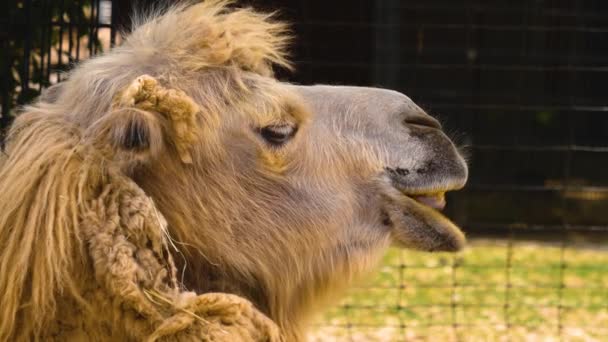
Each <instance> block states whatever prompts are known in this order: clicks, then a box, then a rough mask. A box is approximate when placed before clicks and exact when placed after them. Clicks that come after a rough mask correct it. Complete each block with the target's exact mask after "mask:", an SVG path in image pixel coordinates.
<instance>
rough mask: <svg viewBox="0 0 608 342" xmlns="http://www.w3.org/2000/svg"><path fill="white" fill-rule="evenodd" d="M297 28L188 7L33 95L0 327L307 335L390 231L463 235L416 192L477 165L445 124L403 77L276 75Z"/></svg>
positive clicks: (9, 202) (452, 238) (3, 206)
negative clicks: (381, 86)
mask: <svg viewBox="0 0 608 342" xmlns="http://www.w3.org/2000/svg"><path fill="white" fill-rule="evenodd" d="M288 40H289V39H288V36H287V35H286V33H285V26H284V25H283V24H280V23H276V22H274V21H273V20H272V19H271V18H270V17H269V16H268V15H263V14H259V13H256V12H253V11H251V10H248V9H233V8H230V4H229V2H227V1H221V0H214V1H207V2H204V3H201V4H197V5H193V6H181V7H176V8H173V9H171V10H169V11H168V12H166V13H164V14H163V15H161V16H157V17H154V18H151V19H149V20H147V21H146V22H144V23H143V24H141V25H140V26H139V27H138V28H137V29H136V30H135V31H134V32H133V33H132V34H131V35H130V36H129V37H127V38H126V40H125V42H124V44H123V45H122V46H120V47H118V48H115V49H114V50H112V51H111V52H109V53H107V54H105V55H103V56H101V57H98V58H95V59H92V60H89V61H86V62H84V63H83V64H81V65H80V66H78V67H77V68H76V69H75V70H74V71H73V72H72V73H71V74H70V75H69V78H68V79H67V80H66V81H64V82H63V83H62V84H61V85H60V86H58V87H56V88H54V89H53V91H52V94H51V95H49V96H44V97H42V98H41V99H40V100H39V101H38V102H37V103H35V104H34V105H32V106H29V107H26V108H24V110H23V113H22V114H21V115H20V116H19V117H18V118H17V119H16V121H15V123H14V125H13V127H12V128H11V130H10V133H9V138H8V144H7V148H6V154H7V155H6V157H5V158H2V159H0V163H1V164H0V246H1V248H0V293H2V296H1V297H0V341H5V340H10V341H14V340H18V341H19V340H96V341H103V340H137V341H139V340H150V341H154V340H226V341H238V340H242V341H249V340H265V341H280V340H289V341H297V340H302V339H304V336H305V335H304V327H305V325H306V323H307V322H308V320H309V317H310V315H311V313H312V312H314V311H315V310H316V309H317V308H318V307H319V306H321V305H322V304H323V303H325V302H326V301H327V299H329V297H331V296H332V294H333V293H335V292H336V291H338V290H340V289H341V288H343V287H344V286H346V285H347V284H348V283H349V282H350V281H351V280H352V279H353V278H354V277H356V276H357V275H360V274H362V273H363V272H366V271H367V270H369V269H370V268H371V267H372V266H373V265H374V264H375V263H376V261H377V260H378V258H379V256H381V255H382V252H383V251H384V250H385V249H386V247H387V246H388V245H389V244H390V243H391V241H393V242H394V243H396V244H398V245H401V246H406V247H414V248H420V249H425V250H457V249H459V248H461V246H462V244H463V242H464V237H463V235H462V234H461V233H460V232H459V231H458V229H457V228H456V227H455V226H454V225H453V224H452V223H451V222H450V221H449V220H447V219H445V218H443V217H442V216H441V215H440V214H438V213H437V212H436V211H435V210H433V209H429V208H427V207H424V206H422V205H421V204H420V203H418V202H416V201H415V200H414V198H417V196H418V197H419V196H421V195H424V194H425V193H441V194H442V193H443V192H444V191H448V190H452V189H456V188H459V187H462V186H463V185H464V182H465V181H466V165H465V164H464V161H463V160H462V158H461V157H460V155H459V154H458V153H457V151H456V149H455V148H454V146H453V145H452V143H451V142H450V141H449V140H448V139H447V137H445V135H443V133H442V132H441V131H440V130H439V129H438V124H437V123H436V122H435V121H434V120H433V119H431V118H430V117H428V116H427V115H426V114H425V113H424V112H423V111H422V110H421V109H420V108H418V107H417V106H415V104H413V103H412V102H411V101H410V100H409V99H407V98H406V97H405V96H403V95H400V94H397V93H393V92H388V91H380V90H371V89H363V88H359V89H355V88H339V89H338V88H335V89H334V88H331V89H330V88H327V89H326V88H323V87H319V88H314V87H313V88H310V89H309V88H306V87H294V86H291V85H289V84H285V83H281V82H278V81H277V80H276V79H274V78H273V77H272V68H273V65H279V66H283V67H289V62H288V61H287V60H286V59H285V53H284V48H285V45H286V43H287V41H288ZM374 101H375V102H374ZM368 102H370V103H371V102H373V103H372V104H370V105H368V104H367V103H368ZM368 107H369V108H368ZM370 108H371V109H373V111H372V110H371V109H370ZM369 113H374V115H371V114H369ZM389 114H390V115H389ZM390 120H393V121H390ZM404 122H405V123H404ZM395 123H396V124H395ZM402 125H405V126H402ZM276 127H280V128H281V129H282V130H285V129H286V128H285V127H288V128H289V127H291V128H293V130H292V131H291V133H290V136H289V140H288V142H287V143H284V144H283V143H281V144H279V143H276V141H275V142H273V141H271V140H268V137H265V136H264V132H268V130H269V129H270V130H272V129H276ZM272 134H278V133H276V132H275V133H272ZM272 134H271V137H272ZM406 168H407V169H406ZM409 170H411V172H410V171H409Z"/></svg>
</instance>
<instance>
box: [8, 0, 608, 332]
mask: <svg viewBox="0 0 608 342" xmlns="http://www.w3.org/2000/svg"><path fill="white" fill-rule="evenodd" d="M164 3H167V1H164ZM239 3H241V4H247V5H252V6H254V7H256V8H259V9H264V10H269V11H274V10H279V17H280V18H282V19H285V20H288V21H289V22H291V23H292V28H293V31H294V32H295V35H296V37H297V39H296V40H295V43H294V45H293V48H292V56H293V60H294V61H295V62H296V66H297V70H296V71H295V72H293V73H286V72H284V71H279V73H278V76H279V78H281V79H283V80H287V81H291V82H296V83H301V84H314V83H329V84H351V85H361V86H378V87H385V88H391V89H396V90H398V91H401V92H403V93H405V94H406V95H408V96H410V97H411V98H412V99H413V100H414V101H415V102H417V103H418V104H419V105H421V106H422V107H423V108H424V109H426V110H427V111H428V112H429V113H431V114H432V115H434V116H436V117H438V118H440V119H441V121H442V122H443V124H444V126H445V127H446V130H447V131H448V133H449V134H450V135H451V136H452V137H453V138H454V139H455V141H457V142H458V143H459V144H460V145H462V146H464V147H465V149H466V150H467V151H468V155H469V161H470V182H469V185H468V186H467V188H466V189H465V190H463V191H460V192H457V193H454V194H449V198H448V207H447V208H446V211H447V213H448V216H450V217H452V218H453V219H454V220H455V221H456V222H457V223H459V224H460V225H461V226H462V227H463V228H464V230H465V231H466V232H467V233H468V235H469V237H470V240H471V242H470V245H469V247H468V248H467V249H466V250H465V251H464V252H462V253H460V254H457V255H451V254H422V253H416V252H411V251H399V250H391V251H390V252H389V253H388V254H387V256H386V258H385V260H384V262H383V264H382V265H381V267H380V271H379V273H378V274H376V275H374V276H373V277H372V278H370V279H368V280H367V281H364V282H361V283H360V284H358V286H357V287H355V288H353V289H352V291H351V293H350V296H349V297H347V298H345V299H344V300H343V301H342V303H340V305H338V306H336V307H335V308H333V309H331V310H329V311H328V312H327V313H326V314H325V315H323V316H321V317H319V318H318V320H317V321H316V323H315V328H314V331H313V334H312V336H311V340H313V341H333V340H336V341H425V340H429V341H503V340H504V341H534V340H539V341H541V340H542V341H608V244H607V242H608V239H607V237H608V86H607V85H606V83H607V82H606V76H608V1H606V0H511V1H504V0H503V1H500V0H484V1H482V0H418V1H414V0H333V1H317V0H308V1H307V0H248V1H241V2H239ZM157 4H158V1H131V0H121V1H117V0H115V1H110V0H53V1H51V0H29V1H26V0H4V1H2V2H1V3H0V44H1V46H0V101H1V102H0V105H1V109H0V110H1V111H0V127H1V128H2V129H4V128H6V127H7V125H9V124H10V122H11V118H12V115H13V114H14V112H15V108H17V107H18V106H19V105H21V104H24V103H27V102H29V101H31V100H33V99H34V98H35V97H36V96H38V95H39V94H40V92H41V91H42V90H43V89H44V88H45V87H47V86H49V85H51V84H54V83H57V82H60V81H61V79H62V78H63V77H64V75H63V73H64V72H65V71H68V70H69V69H70V68H71V67H72V66H73V65H74V64H75V63H77V62H78V61H79V60H82V59H85V58H88V57H90V56H92V55H94V54H96V53H102V52H103V51H107V50H108V49H109V48H110V47H111V46H112V45H115V44H120V41H121V39H120V32H122V31H128V30H129V29H130V24H129V17H130V14H131V13H132V9H133V8H145V7H149V6H155V5H157Z"/></svg>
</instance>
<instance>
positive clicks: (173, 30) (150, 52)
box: [124, 0, 292, 76]
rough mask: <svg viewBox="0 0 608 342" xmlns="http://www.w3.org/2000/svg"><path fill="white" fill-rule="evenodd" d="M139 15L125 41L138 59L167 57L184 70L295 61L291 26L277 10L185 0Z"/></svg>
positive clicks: (254, 68) (225, 0)
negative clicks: (279, 18) (277, 17)
mask: <svg viewBox="0 0 608 342" xmlns="http://www.w3.org/2000/svg"><path fill="white" fill-rule="evenodd" d="M155 12H156V13H152V14H151V15H143V16H142V15H140V16H138V17H136V19H135V29H134V30H133V32H132V33H131V34H130V35H129V36H128V37H127V38H126V41H125V43H124V46H125V47H126V48H128V49H132V51H134V52H135V53H136V54H138V55H139V56H138V59H140V60H145V59H149V58H159V57H160V58H165V59H167V60H168V61H169V62H170V63H171V64H172V65H176V66H178V67H179V68H182V69H184V70H192V71H198V70H201V69H204V68H210V67H236V68H238V69H242V70H246V71H251V72H254V73H258V74H260V75H264V76H270V75H272V74H273V66H279V67H282V68H285V69H288V70H291V69H292V65H291V63H290V62H289V59H288V53H287V47H288V45H289V43H290V41H291V35H290V33H289V29H288V26H287V25H286V24H285V23H282V22H280V21H277V20H275V13H260V12H258V11H254V10H252V9H250V8H238V7H235V6H234V1H232V0H209V1H204V2H201V3H196V4H191V3H182V4H181V5H177V6H173V7H170V8H169V9H165V10H160V11H155Z"/></svg>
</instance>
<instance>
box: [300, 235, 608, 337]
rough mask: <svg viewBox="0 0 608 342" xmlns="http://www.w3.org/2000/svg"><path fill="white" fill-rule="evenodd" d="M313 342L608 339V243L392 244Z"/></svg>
mask: <svg viewBox="0 0 608 342" xmlns="http://www.w3.org/2000/svg"><path fill="white" fill-rule="evenodd" d="M310 336H311V338H310V340H311V341H560V338H561V340H563V341H608V249H602V248H599V247H597V246H595V247H591V246H567V247H566V248H565V249H562V248H560V246H558V245H542V244H534V243H529V242H513V243H512V244H511V246H510V247H509V245H508V243H507V242H504V241H483V240H482V241H474V242H472V243H471V244H470V246H469V248H468V249H466V250H465V251H464V252H462V253H460V254H457V255H451V254H443V253H436V254H428V253H420V252H414V251H401V250H391V251H390V252H389V253H388V254H387V255H386V257H385V259H384V262H383V263H382V266H381V267H380V270H379V272H378V273H377V274H376V275H375V277H373V279H372V280H370V281H368V282H366V283H364V284H362V285H361V286H359V287H356V288H353V289H352V290H351V291H350V295H349V296H348V297H347V298H345V299H344V300H343V301H342V302H341V303H340V305H338V306H336V307H334V308H332V309H330V310H329V311H328V312H326V313H325V314H324V315H323V316H322V317H320V318H319V319H318V320H317V323H316V326H315V329H313V332H312V334H311V335H310Z"/></svg>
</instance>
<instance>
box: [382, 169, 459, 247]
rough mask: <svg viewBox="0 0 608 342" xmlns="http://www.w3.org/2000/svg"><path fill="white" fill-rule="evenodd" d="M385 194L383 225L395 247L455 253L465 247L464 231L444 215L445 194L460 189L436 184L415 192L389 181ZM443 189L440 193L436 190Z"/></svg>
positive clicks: (417, 189) (420, 188)
mask: <svg viewBox="0 0 608 342" xmlns="http://www.w3.org/2000/svg"><path fill="white" fill-rule="evenodd" d="M387 185H388V186H387V187H385V188H384V190H383V197H384V203H383V206H382V218H383V222H382V223H383V225H384V226H386V227H388V229H389V230H390V233H391V238H392V241H393V245H395V246H397V247H403V248H412V249H418V250H423V251H447V252H456V251H459V250H461V249H462V248H463V247H464V244H465V236H464V233H463V232H462V231H461V229H460V228H459V227H458V226H456V225H455V224H454V223H453V222H452V221H451V220H450V219H448V218H447V217H446V216H444V215H443V214H442V213H441V210H443V209H444V208H445V206H446V200H445V193H446V192H447V191H451V190H456V189H459V188H461V186H459V184H458V185H446V184H433V185H431V186H427V187H426V190H425V189H424V188H422V187H418V188H416V189H415V190H414V191H411V190H410V189H403V188H401V187H398V186H396V184H395V182H394V181H392V180H390V177H389V180H388V184H387ZM436 189H440V190H436Z"/></svg>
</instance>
